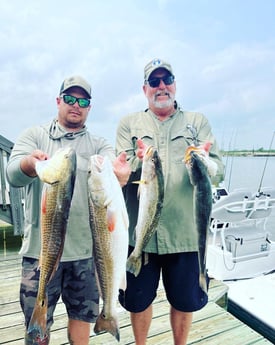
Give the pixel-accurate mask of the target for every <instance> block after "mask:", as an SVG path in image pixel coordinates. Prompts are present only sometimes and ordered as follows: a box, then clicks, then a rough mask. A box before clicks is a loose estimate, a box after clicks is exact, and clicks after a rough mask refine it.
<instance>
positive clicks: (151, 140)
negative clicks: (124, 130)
mask: <svg viewBox="0 0 275 345" xmlns="http://www.w3.org/2000/svg"><path fill="white" fill-rule="evenodd" d="M131 138H132V142H133V147H135V148H137V144H136V141H137V139H141V140H142V141H143V142H144V144H145V145H152V146H154V147H157V141H156V136H155V135H154V132H153V131H150V130H147V129H145V128H144V129H142V128H133V129H132V131H131Z"/></svg>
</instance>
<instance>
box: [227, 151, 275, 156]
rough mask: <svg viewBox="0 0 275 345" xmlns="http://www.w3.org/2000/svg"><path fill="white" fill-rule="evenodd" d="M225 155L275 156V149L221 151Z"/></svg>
mask: <svg viewBox="0 0 275 345" xmlns="http://www.w3.org/2000/svg"><path fill="white" fill-rule="evenodd" d="M221 153H222V155H223V156H238V157H275V151H273V150H272V151H248V150H240V151H221Z"/></svg>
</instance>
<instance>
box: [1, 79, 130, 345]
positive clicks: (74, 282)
mask: <svg viewBox="0 0 275 345" xmlns="http://www.w3.org/2000/svg"><path fill="white" fill-rule="evenodd" d="M90 101H91V86H90V85H89V83H88V82H87V81H86V80H85V79H83V78H82V77H80V76H72V77H69V78H66V79H65V80H64V82H63V83H62V85H61V88H60V91H59V95H58V97H57V98H56V102H57V108H58V114H57V117H56V118H55V119H54V120H53V121H52V122H51V123H49V124H44V125H41V126H35V127H32V128H29V129H27V130H26V131H25V132H24V133H22V134H21V136H20V137H19V139H18V140H17V142H16V143H15V145H14V148H13V150H12V153H11V156H10V159H9V162H8V166H7V177H8V180H9V182H10V184H11V185H13V186H14V187H25V191H26V194H25V201H26V203H25V205H26V217H25V228H24V238H23V243H22V248H21V251H20V252H21V254H22V256H23V259H22V280H21V286H20V303H21V307H22V310H23V313H24V316H25V326H26V334H25V345H31V344H32V345H42V344H43V345H47V344H49V342H50V329H51V326H52V324H53V313H54V310H55V307H56V304H57V302H58V300H59V297H60V296H62V300H63V302H64V304H65V305H66V311H67V314H68V338H69V342H70V344H74V345H88V344H89V337H90V323H91V322H95V320H96V318H97V315H98V312H99V310H98V304H99V294H98V289H97V282H96V278H95V268H94V262H93V257H92V234H91V229H90V225H89V211H88V195H87V174H88V162H89V159H90V156H91V155H94V154H99V155H103V156H108V157H109V158H110V159H111V160H112V161H113V168H114V172H115V174H116V175H117V177H118V179H119V181H120V184H121V185H124V184H125V183H126V182H127V180H128V177H129V174H130V171H129V167H128V165H127V163H126V154H125V153H123V154H122V155H120V157H117V158H115V152H114V149H113V148H112V147H111V146H110V145H109V144H108V142H107V141H106V140H105V139H104V138H101V137H97V136H94V135H91V134H90V132H89V131H88V130H87V127H86V125H85V122H86V120H87V117H88V114H89V111H90V109H91V105H90ZM61 147H71V148H73V149H74V150H75V151H76V155H77V171H76V182H75V188H74V193H73V198H72V203H71V209H70V215H69V219H68V226H67V232H66V238H65V245H64V250H63V255H62V257H61V261H60V263H59V266H58V269H57V271H56V272H55V275H54V277H53V278H52V280H51V281H50V282H49V284H48V287H47V292H48V315H47V330H46V336H45V337H44V338H43V339H41V338H40V336H39V334H36V333H37V332H36V331H35V332H33V331H31V332H30V331H29V330H28V325H29V322H30V319H31V315H32V312H33V308H34V304H35V300H36V295H37V290H38V283H39V268H38V262H39V255H40V199H41V191H42V182H41V181H40V179H39V178H38V177H37V174H36V170H35V163H36V162H37V161H40V160H46V159H48V158H50V157H51V156H52V155H53V154H54V153H55V152H56V151H57V150H58V149H59V148H61ZM64 341H65V340H64Z"/></svg>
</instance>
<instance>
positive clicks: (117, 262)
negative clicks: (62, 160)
mask: <svg viewBox="0 0 275 345" xmlns="http://www.w3.org/2000/svg"><path fill="white" fill-rule="evenodd" d="M88 200H89V210H90V226H91V231H92V237H93V255H94V258H95V265H96V271H97V277H98V282H99V290H100V292H101V297H102V300H103V308H102V311H101V313H100V315H99V316H98V318H97V320H96V324H95V327H94V332H95V333H96V334H97V333H100V332H103V331H106V332H109V333H111V334H112V335H113V336H114V337H115V338H116V339H117V340H118V341H119V340H120V333H119V326H118V320H117V311H116V304H117V298H118V292H119V289H122V290H125V289H126V261H127V254H128V225H129V220H128V214H127V210H126V205H125V201H124V197H123V194H122V189H121V187H120V185H119V182H118V179H117V177H116V176H115V174H114V172H113V167H112V163H111V161H110V160H109V159H108V157H102V156H100V155H93V156H91V158H90V164H89V173H88Z"/></svg>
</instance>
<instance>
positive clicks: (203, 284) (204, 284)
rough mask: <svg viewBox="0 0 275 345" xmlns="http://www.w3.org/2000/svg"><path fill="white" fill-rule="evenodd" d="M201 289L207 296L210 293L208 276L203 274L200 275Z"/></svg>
mask: <svg viewBox="0 0 275 345" xmlns="http://www.w3.org/2000/svg"><path fill="white" fill-rule="evenodd" d="M200 287H201V289H202V290H203V291H204V292H205V293H206V294H207V293H208V291H207V290H208V289H207V281H206V276H205V274H203V273H200Z"/></svg>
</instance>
